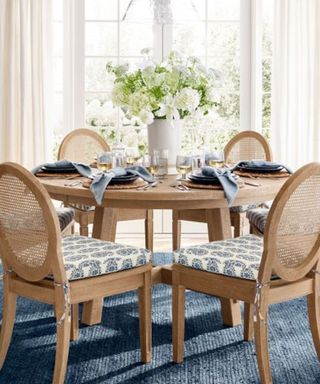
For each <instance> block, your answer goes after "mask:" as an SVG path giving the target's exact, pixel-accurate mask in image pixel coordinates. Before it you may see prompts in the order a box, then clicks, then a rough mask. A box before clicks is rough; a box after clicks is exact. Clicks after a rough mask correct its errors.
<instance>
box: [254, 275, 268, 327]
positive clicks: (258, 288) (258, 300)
mask: <svg viewBox="0 0 320 384" xmlns="http://www.w3.org/2000/svg"><path fill="white" fill-rule="evenodd" d="M268 286H270V283H265V284H263V283H259V281H257V284H256V295H255V298H254V315H253V321H254V322H255V323H256V322H257V321H258V316H259V319H260V320H261V321H263V322H264V323H265V324H267V322H266V320H265V319H264V317H263V316H262V314H261V312H260V303H261V290H262V288H264V287H268Z"/></svg>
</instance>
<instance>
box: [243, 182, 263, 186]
mask: <svg viewBox="0 0 320 384" xmlns="http://www.w3.org/2000/svg"><path fill="white" fill-rule="evenodd" d="M244 183H245V184H246V185H251V186H252V187H261V184H258V183H252V182H250V183H249V182H248V181H245V182H244Z"/></svg>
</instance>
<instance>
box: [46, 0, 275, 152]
mask: <svg viewBox="0 0 320 384" xmlns="http://www.w3.org/2000/svg"><path fill="white" fill-rule="evenodd" d="M146 1H148V0H146ZM175 1H177V2H180V3H181V0H175ZM71 3H72V6H71V5H68V3H67V2H63V1H62V0H57V1H55V2H54V8H55V12H54V14H55V19H54V28H55V33H54V36H55V46H56V49H55V57H54V60H55V71H56V79H57V80H56V82H55V83H56V87H55V107H54V108H55V116H56V119H55V128H56V133H57V135H64V134H66V133H67V132H68V131H69V130H71V129H73V128H76V127H79V126H83V125H86V126H89V127H95V129H97V130H98V131H100V132H101V133H102V134H103V135H104V136H105V137H106V139H107V140H108V142H109V143H110V144H113V143H115V142H123V143H124V144H126V145H130V146H132V145H136V144H138V143H139V144H140V148H141V150H142V151H143V150H145V149H146V129H145V127H143V126H136V124H135V121H132V120H128V119H126V117H125V116H124V114H123V112H122V111H121V110H119V109H117V108H114V107H113V106H112V103H111V89H112V79H111V78H110V77H108V74H107V72H106V70H105V66H106V63H107V62H108V61H112V62H113V63H123V62H129V63H130V65H131V66H132V67H134V66H135V65H137V64H138V63H139V62H140V61H141V58H142V55H141V49H142V48H145V47H153V52H154V57H155V59H156V60H157V61H160V60H162V59H163V57H165V56H166V55H167V54H168V53H169V52H170V51H171V50H177V51H178V52H180V53H181V54H182V55H196V56H198V57H199V58H200V59H201V60H202V62H203V63H204V64H205V65H206V66H209V67H213V68H214V69H217V70H218V71H220V73H221V75H222V81H221V87H220V89H219V90H218V91H219V93H220V97H221V102H220V107H219V108H218V109H216V110H213V111H211V113H209V114H208V115H207V116H205V117H202V116H195V117H193V118H189V119H188V120H186V121H185V124H184V125H185V132H184V133H185V134H184V138H183V146H184V150H185V151H186V152H190V151H193V152H194V150H195V149H196V148H200V147H203V146H204V145H206V146H211V147H213V146H216V147H218V148H221V147H223V146H224V145H225V143H226V142H227V141H228V139H229V137H230V135H231V134H233V133H234V132H235V131H238V130H240V129H250V128H251V127H254V129H258V130H260V127H259V124H258V126H257V124H256V122H250V118H251V117H250V116H252V115H254V113H256V114H257V113H258V114H259V113H260V114H262V119H261V118H260V120H262V123H263V124H262V127H261V128H263V131H264V132H266V133H267V132H268V129H269V127H270V98H271V89H270V71H271V48H270V47H271V40H272V35H271V34H270V16H271V10H272V7H271V6H270V3H272V2H270V1H269V0H264V1H263V6H264V7H263V12H264V14H265V13H266V15H267V16H266V17H263V20H264V23H263V45H262V51H261V57H262V69H263V76H262V77H263V87H262V84H257V85H255V86H257V87H260V88H261V89H260V92H256V93H254V92H253V91H252V90H253V88H254V87H253V85H252V83H251V82H252V76H250V73H251V72H254V71H255V68H251V66H252V65H253V64H252V63H251V61H250V55H251V53H252V52H251V49H252V47H251V44H252V35H253V34H255V33H256V31H255V30H254V28H253V27H251V26H252V25H254V23H252V4H253V3H255V6H261V5H260V2H252V1H251V0H192V4H193V5H194V7H195V9H196V12H195V17H194V20H193V21H192V22H190V20H188V21H185V20H183V17H184V14H183V12H182V13H181V15H180V16H181V19H177V20H175V21H174V23H172V24H164V25H161V24H156V25H153V23H152V20H151V19H150V15H148V14H143V12H144V10H141V9H140V10H139V12H140V13H139V15H141V19H142V21H143V22H138V21H139V20H138V21H137V20H131V21H130V19H129V20H126V21H122V18H123V16H124V14H125V13H126V10H127V8H128V5H129V3H130V0H77V1H76V2H70V4H71ZM182 3H183V2H182ZM68 7H69V9H68ZM142 16H143V17H142ZM265 20H266V21H265ZM248 21H249V22H248ZM63 24H64V25H63ZM248 25H249V29H248ZM243 31H249V33H243ZM63 33H65V35H63ZM69 33H70V36H69ZM72 34H73V36H71V35H72ZM81 39H82V40H81ZM256 44H261V40H260V42H259V38H256ZM260 48H261V47H260ZM255 49H256V47H255ZM258 49H259V47H258ZM71 55H74V57H75V59H73V60H72V59H71V58H70V57H69V56H71ZM66 56H67V57H66ZM62 57H63V58H62ZM241 68H242V69H241ZM243 68H245V71H247V75H246V76H243V73H244V72H243ZM62 74H65V76H66V77H65V80H66V81H62ZM71 76H73V79H72V81H71V80H70V79H69V78H70V77H71ZM59 78H60V80H58V79H59ZM240 85H241V86H240ZM70 88H73V89H72V90H70ZM255 95H257V96H258V95H259V97H260V96H261V97H262V111H253V109H254V108H258V109H259V108H260V107H259V103H257V107H255V103H254V102H253V101H252V100H251V101H248V102H246V99H247V98H249V99H250V97H251V98H252V97H257V96H255ZM63 98H64V99H63ZM241 99H242V100H243V101H245V102H241V103H240V100H241ZM260 106H261V102H260ZM63 107H64V111H63V110H62V108H63ZM240 109H241V111H240ZM240 112H241V114H240ZM241 116H242V117H245V119H243V118H241ZM258 120H259V119H258ZM244 121H245V123H244Z"/></svg>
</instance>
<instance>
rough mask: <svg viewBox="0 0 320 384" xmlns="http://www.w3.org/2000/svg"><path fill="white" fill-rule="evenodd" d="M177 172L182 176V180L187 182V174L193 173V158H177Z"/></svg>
mask: <svg viewBox="0 0 320 384" xmlns="http://www.w3.org/2000/svg"><path fill="white" fill-rule="evenodd" d="M176 169H177V172H178V173H180V175H181V180H186V175H187V173H189V172H191V171H192V156H181V155H178V156H177V160H176Z"/></svg>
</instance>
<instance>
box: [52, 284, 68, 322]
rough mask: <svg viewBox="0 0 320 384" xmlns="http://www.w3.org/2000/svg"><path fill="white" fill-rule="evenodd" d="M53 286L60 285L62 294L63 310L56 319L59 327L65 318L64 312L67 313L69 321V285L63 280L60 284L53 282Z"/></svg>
mask: <svg viewBox="0 0 320 384" xmlns="http://www.w3.org/2000/svg"><path fill="white" fill-rule="evenodd" d="M53 285H54V286H55V287H58V288H59V287H62V288H63V294H64V311H63V314H62V316H61V317H60V319H59V320H57V321H56V325H57V327H59V326H60V325H61V324H62V323H63V322H64V321H65V319H66V313H67V314H68V319H69V321H70V316H71V314H70V285H69V282H68V281H65V282H63V283H62V284H60V283H56V282H54V283H53Z"/></svg>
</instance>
